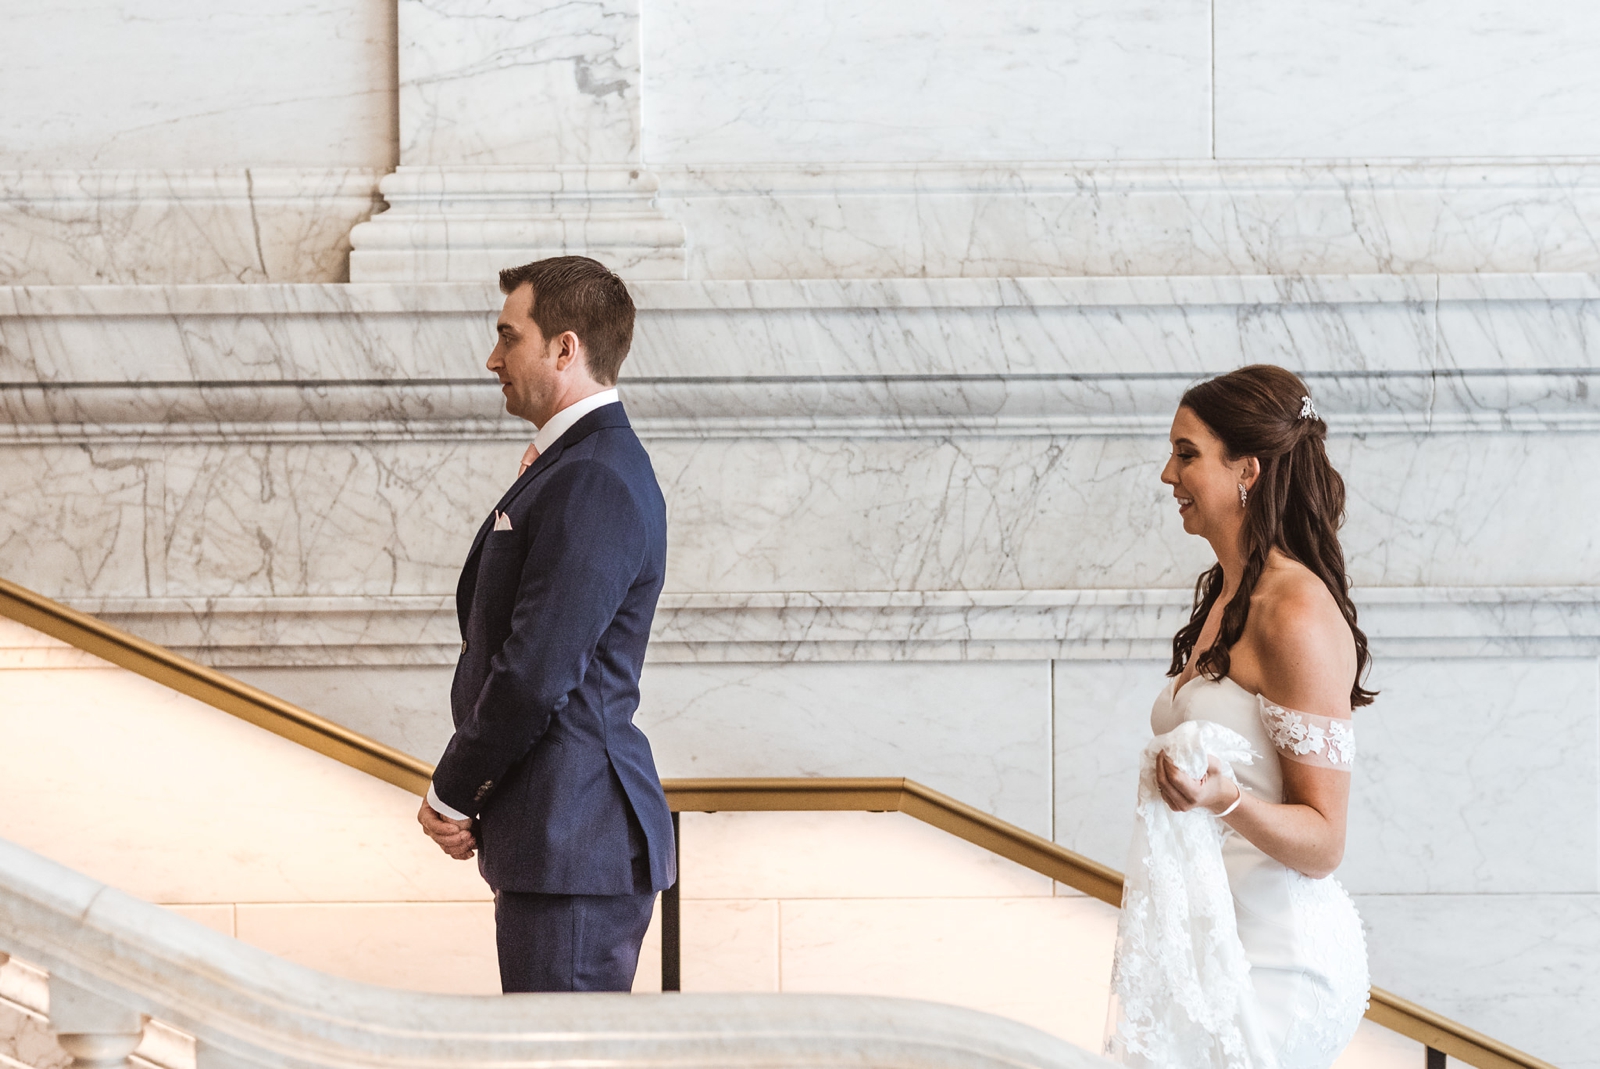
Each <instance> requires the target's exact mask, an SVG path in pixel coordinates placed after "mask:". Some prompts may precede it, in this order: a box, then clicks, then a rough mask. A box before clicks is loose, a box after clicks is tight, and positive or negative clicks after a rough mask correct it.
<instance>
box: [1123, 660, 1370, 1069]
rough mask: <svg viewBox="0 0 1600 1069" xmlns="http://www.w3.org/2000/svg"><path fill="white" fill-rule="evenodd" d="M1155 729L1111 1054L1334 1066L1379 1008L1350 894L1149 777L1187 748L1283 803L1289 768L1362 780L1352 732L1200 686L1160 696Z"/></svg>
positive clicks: (1143, 1062) (1239, 1067) (1149, 1067)
mask: <svg viewBox="0 0 1600 1069" xmlns="http://www.w3.org/2000/svg"><path fill="white" fill-rule="evenodd" d="M1150 723H1151V727H1152V728H1153V729H1154V731H1155V733H1156V735H1157V736H1158V738H1157V739H1156V740H1155V741H1153V742H1152V744H1151V747H1150V749H1148V750H1147V751H1146V766H1145V779H1144V781H1143V784H1142V787H1141V810H1140V823H1139V834H1138V836H1137V837H1136V840H1135V855H1136V856H1135V857H1134V858H1132V859H1131V860H1130V866H1129V888H1130V891H1129V896H1128V900H1127V901H1125V903H1124V910H1123V912H1124V916H1123V918H1122V922H1121V924H1122V927H1121V930H1120V931H1119V938H1118V950H1117V966H1116V970H1115V976H1114V988H1115V990H1114V994H1115V995H1116V997H1117V998H1119V999H1121V1000H1123V1001H1122V1004H1121V1005H1120V1006H1119V1005H1117V1004H1116V1003H1114V1008H1113V1033H1112V1036H1111V1038H1110V1039H1109V1040H1108V1050H1109V1051H1110V1052H1111V1053H1113V1054H1115V1055H1117V1056H1118V1057H1120V1059H1121V1060H1122V1061H1123V1062H1124V1063H1125V1064H1129V1065H1135V1066H1141V1067H1145V1069H1327V1067H1328V1066H1330V1065H1332V1064H1333V1062H1334V1060H1335V1059H1336V1058H1337V1057H1338V1056H1339V1053H1340V1052H1341V1051H1343V1050H1344V1048H1345V1046H1346V1045H1347V1044H1348V1043H1349V1042H1350V1039H1351V1038H1352V1037H1353V1036H1354V1034H1355V1030H1356V1027H1357V1025H1358V1024H1359V1023H1360V1020H1361V1016H1362V1013H1363V1012H1364V1010H1365V1008H1366V1005H1367V987H1368V979H1367V954H1366V941H1365V939H1364V937H1363V935H1362V929H1361V919H1360V917H1359V916H1357V914H1356V910H1355V906H1354V905H1353V904H1352V903H1351V901H1350V898H1349V896H1348V895H1347V894H1345V891H1344V889H1343V888H1342V887H1340V886H1339V884H1338V883H1337V882H1336V881H1335V880H1334V879H1333V878H1332V877H1331V876H1330V877H1327V878H1325V879H1311V878H1310V877H1308V876H1305V875H1303V874H1301V873H1299V872H1297V871H1295V870H1294V869H1291V868H1288V867H1286V866H1284V865H1281V864H1279V863H1278V862H1276V861H1274V860H1273V859H1272V858H1270V857H1268V856H1267V855H1266V854H1264V853H1263V852H1262V851H1261V850H1259V849H1257V848H1256V847H1255V846H1254V845H1252V844H1251V843H1250V842H1249V841H1248V840H1247V839H1245V838H1244V836H1242V835H1239V834H1238V833H1236V832H1234V831H1233V830H1232V829H1230V828H1228V827H1227V826H1226V825H1224V824H1222V823H1221V821H1219V820H1217V819H1216V818H1214V817H1212V816H1211V815H1210V814H1209V813H1208V812H1205V811H1203V810H1197V811H1192V812H1190V813H1185V814H1176V813H1173V812H1172V811H1171V810H1170V809H1167V808H1166V806H1165V803H1164V802H1163V801H1161V799H1160V796H1159V795H1158V794H1154V791H1153V784H1152V783H1151V782H1150V775H1151V769H1152V767H1153V760H1154V752H1155V751H1156V750H1157V749H1160V748H1162V747H1164V746H1165V747H1168V752H1169V753H1172V754H1173V755H1174V757H1175V759H1176V751H1175V750H1174V749H1173V747H1176V748H1177V749H1179V750H1181V749H1182V748H1183V747H1184V746H1185V745H1187V746H1188V747H1189V752H1190V755H1191V756H1190V759H1191V760H1195V761H1199V762H1201V767H1203V762H1204V758H1205V751H1206V750H1209V752H1211V753H1215V754H1218V755H1219V756H1222V757H1223V759H1224V760H1225V761H1227V760H1229V758H1230V757H1231V758H1232V762H1231V763H1232V768H1231V773H1232V775H1233V776H1235V777H1236V778H1237V780H1238V782H1239V783H1240V785H1241V787H1242V788H1243V789H1245V790H1248V791H1249V792H1250V793H1251V794H1253V795H1255V796H1256V797H1258V798H1263V799H1266V800H1268V801H1272V802H1282V801H1283V771H1282V765H1281V762H1282V761H1285V760H1289V761H1298V762H1304V763H1308V764H1313V765H1317V766H1319V767H1322V768H1332V769H1337V770H1339V771H1343V772H1348V771H1349V770H1350V768H1351V765H1352V762H1353V761H1354V757H1355V740H1354V736H1353V734H1352V730H1351V727H1350V722H1349V721H1348V720H1334V719H1331V718H1328V717H1319V716H1312V715H1310V714H1306V713H1299V712H1296V711H1294V710H1290V709H1285V708H1283V707H1281V706H1278V705H1275V704H1273V703H1272V702H1270V701H1267V700H1266V699H1264V698H1262V697H1261V696H1259V695H1256V694H1252V693H1250V692H1249V691H1247V690H1245V689H1244V688H1243V687H1241V686H1239V685H1238V684H1237V683H1235V682H1234V681H1233V680H1232V679H1229V678H1227V677H1223V678H1222V679H1220V680H1211V679H1207V678H1205V677H1204V676H1196V677H1195V678H1194V679H1191V680H1190V681H1189V682H1188V683H1185V684H1184V685H1183V686H1182V687H1177V686H1176V680H1174V681H1173V682H1171V683H1169V684H1168V685H1167V686H1166V688H1165V689H1163V690H1162V692H1161V695H1160V697H1159V698H1157V699H1156V703H1155V707H1154V709H1153V710H1152V711H1151V716H1150ZM1169 733H1170V734H1169ZM1163 737H1164V738H1165V740H1167V741H1163ZM1230 747H1231V748H1230ZM1251 751H1253V754H1254V757H1253V759H1252V756H1251ZM1185 836H1187V838H1186V837H1185ZM1219 854H1220V857H1219V856H1218V855H1219ZM1224 875H1225V878H1226V884H1227V887H1226V888H1223V887H1221V886H1220V884H1221V882H1222V879H1223V877H1224ZM1163 881H1164V885H1163ZM1153 884H1154V885H1155V886H1152V885H1153ZM1230 897H1231V905H1232V908H1231V910H1230V909H1229V908H1228V905H1229V898H1230ZM1208 903H1209V905H1208ZM1130 905H1132V906H1133V907H1134V908H1133V909H1132V910H1131V911H1130V909H1129V906H1130ZM1230 913H1231V917H1229V916H1228V914H1230ZM1230 922H1231V923H1230ZM1229 928H1234V929H1236V932H1237V938H1236V939H1235V938H1234V937H1233V936H1232V935H1231V934H1230V933H1229V932H1228V929H1229ZM1230 948H1231V949H1230ZM1241 949H1242V956H1241V955H1240V950H1241ZM1230 954H1231V958H1230ZM1185 984H1186V985H1187V997H1184V995H1185V993H1184V992H1182V991H1180V990H1179V989H1180V988H1182V987H1183V986H1184V985H1185ZM1163 993H1165V997H1163ZM1174 994H1177V995H1178V996H1179V997H1171V996H1172V995H1174ZM1152 996H1154V997H1152ZM1130 1001H1131V1002H1133V1003H1135V1005H1129V1004H1128V1003H1129V1002H1130ZM1185 1002H1187V1003H1189V1004H1188V1005H1180V1003H1185ZM1197 1006H1198V1009H1197ZM1208 1014H1209V1017H1208ZM1118 1029H1120V1035H1119V1032H1118Z"/></svg>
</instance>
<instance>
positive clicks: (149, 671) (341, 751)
mask: <svg viewBox="0 0 1600 1069" xmlns="http://www.w3.org/2000/svg"><path fill="white" fill-rule="evenodd" d="M0 616H6V617H9V618H10V619H12V620H15V621H16V622H17V623H19V624H23V625H25V626H27V627H31V628H33V629H34V630H35V631H42V632H44V633H45V634H47V635H49V636H50V637H51V638H55V639H60V640H61V641H62V642H65V643H66V644H67V645H69V646H76V647H77V648H78V649H80V650H83V651H84V652H85V653H92V654H94V655H95V656H96V657H99V658H101V659H102V660H106V661H110V662H111V663H112V664H114V665H117V666H118V667H121V668H126V669H127V670H128V671H130V672H133V673H134V674H135V675H141V676H144V677H145V678H146V679H150V680H154V681H155V682H157V683H160V684H161V685H162V686H164V687H169V688H171V689H172V690H175V691H177V692H178V693H179V694H187V695H188V696H189V697H191V698H193V699H195V700H196V701H200V702H204V703H205V704H206V705H210V706H214V707H215V708H218V709H221V710H222V711H223V712H225V713H231V714H233V715H234V716H236V717H238V718H239V719H240V720H245V721H248V722H249V723H252V724H254V725H255V726H256V727H258V728H265V729H266V730H267V731H270V732H272V733H273V734H274V735H281V736H283V737H284V738H286V739H288V740H289V741H291V742H297V743H299V744H300V745H301V746H304V747H307V748H308V749H311V750H315V751H316V752H317V753H320V754H323V755H324V756H326V757H331V758H333V759H334V760H335V761H339V762H342V763H344V764H347V765H349V766H350V767H351V768H359V769H360V770H361V771H363V772H365V773H367V774H368V775H370V776H376V777H377V778H378V779H381V780H385V781H387V782H389V783H392V784H394V785H395V786H396V787H403V788H404V789H406V790H408V791H410V792H412V793H413V794H426V793H427V790H428V784H429V782H430V781H431V780H432V779H433V766H432V765H430V764H428V763H427V762H426V761H419V760H417V759H416V758H415V757H412V756H411V755H410V754H407V753H402V752H400V751H399V750H396V749H394V748H393V747H390V746H385V745H384V744H383V743H381V742H378V741H377V740H376V739H369V738H367V737H366V736H365V735H362V734H360V733H359V732H355V731H351V730H350V729H349V728H346V727H342V726H340V725H339V724H335V723H334V722H333V721H331V720H326V719H324V718H322V717H320V716H318V715H317V714H316V713H312V712H308V711H307V710H305V709H302V708H300V707H299V706H298V705H295V704H293V703H291V702H286V701H284V700H283V699H282V698H277V697H274V696H272V695H271V694H268V693H267V692H266V691H264V690H258V689H256V688H255V687H252V686H251V685H250V684H248V683H245V682H242V681H241V680H237V679H234V678H233V677H232V676H230V675H226V674H224V673H222V672H219V671H217V670H216V669H215V668H207V667H206V666H205V665H203V664H198V663H196V662H195V661H191V660H190V659H189V658H187V657H183V656H180V655H179V654H176V653H173V652H172V651H171V650H169V649H167V648H166V647H165V646H158V645H156V644H155V643H154V642H147V641H145V640H144V639H142V638H140V637H138V636H137V635H130V634H129V633H128V632H126V631H124V630H122V629H121V628H117V627H112V626H111V625H110V624H108V623H106V622H105V621H104V620H101V619H99V618H97V617H94V616H90V615H89V614H88V613H84V612H79V611H78V610H77V609H72V608H68V607H67V606H65V605H63V604H61V603H60V602H59V601H52V600H51V599H49V598H47V597H45V596H44V595H42V594H35V593H34V592H33V591H31V590H28V589H26V588H25V587H20V586H18V585H17V584H15V583H13V582H10V581H9V580H6V579H0Z"/></svg>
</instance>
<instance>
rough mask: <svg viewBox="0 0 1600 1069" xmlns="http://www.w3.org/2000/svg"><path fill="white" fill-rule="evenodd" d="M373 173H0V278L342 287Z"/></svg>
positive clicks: (367, 209) (34, 282)
mask: <svg viewBox="0 0 1600 1069" xmlns="http://www.w3.org/2000/svg"><path fill="white" fill-rule="evenodd" d="M378 177H379V173H378V172H377V171H374V170H345V169H339V170H327V169H323V170H284V169H261V168H250V169H248V170H234V171H220V170H207V171H177V170H172V171H49V172H39V171H30V172H15V171H13V172H4V171H0V282H4V283H6V284H12V285H28V286H41V285H51V286H54V285H66V284H83V283H92V284H96V285H99V284H107V283H118V284H133V283H136V284H152V283H184V284H200V283H212V284H217V283H220V284H231V285H237V284H239V283H269V282H342V281H344V279H345V278H346V272H347V267H348V265H347V259H348V256H349V252H350V241H349V234H350V228H351V227H353V226H355V225H356V224H357V223H359V222H361V221H362V220H363V219H366V218H367V217H368V216H369V215H371V214H372V210H373V208H374V206H375V205H376V204H377V189H378Z"/></svg>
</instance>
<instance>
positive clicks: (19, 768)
mask: <svg viewBox="0 0 1600 1069" xmlns="http://www.w3.org/2000/svg"><path fill="white" fill-rule="evenodd" d="M0 695H3V698H0V735H3V737H4V738H5V739H6V740H7V745H6V746H5V747H3V748H0V780H3V781H4V782H5V784H6V786H7V792H8V795H9V796H10V797H12V798H14V799H21V800H25V802H18V803H17V804H16V805H13V806H11V807H10V808H9V809H8V810H7V812H6V813H5V815H4V816H3V818H0V836H3V837H4V838H6V839H10V840H12V841H13V842H16V843H18V844H19V845H22V846H25V847H27V848H28V849H31V850H36V851H39V852H41V853H43V854H45V855H46V856H48V857H51V858H53V859H55V860H57V861H59V862H61V863H62V864H65V865H69V866H71V867H73V868H76V869H79V870H80V871H83V872H85V873H88V874H89V875H91V876H93V877H95V878H97V879H101V880H105V881H107V882H109V883H112V884H113V885H115V886H117V887H119V888H121V889H123V890H125V891H127V892H129V893H131V894H135V895H139V896H140V897H143V898H147V899H150V900H152V901H157V902H166V903H177V904H184V903H200V904H207V903H212V904H214V903H228V902H234V903H237V902H308V901H309V902H316V901H321V902H329V901H333V902H351V901H466V900H483V899H486V898H487V897H488V889H487V888H486V887H485V886H484V884H483V881H482V880H481V878H480V877H479V876H478V874H477V870H476V867H475V866H473V865H471V864H463V863H460V862H454V861H451V860H450V859H448V858H446V857H445V856H444V855H443V854H441V853H440V852H439V850H438V848H437V847H435V846H434V845H433V844H432V843H431V842H429V841H428V840H427V839H426V838H425V837H424V836H423V835H422V833H421V831H420V829H419V828H418V827H417V825H416V812H417V799H416V798H415V797H414V796H413V795H411V794H409V793H408V792H406V791H402V790H401V789H400V788H398V787H393V786H390V785H389V784H387V783H383V782H380V781H378V780H375V779H373V778H372V777H371V776H368V775H367V774H365V773H363V772H359V771H357V770H355V769H353V768H350V767H348V766H347V765H343V764H340V763H338V762H336V761H334V760H332V759H330V758H326V757H323V756H321V755H320V754H316V753H313V752H312V751H310V750H307V749H305V748H303V747H301V746H299V745H297V744H295V743H292V742H289V741H288V740H286V739H282V738H280V737H278V736H276V735H273V734H271V733H269V732H266V731H263V730H262V729H260V728H257V727H254V726H252V725H250V724H246V723H245V722H243V721H241V720H238V719H236V718H234V717H232V716H230V715H228V714H227V713H224V712H221V711H219V710H216V709H212V708H210V707H209V706H205V705H201V704H200V703H199V702H196V701H194V700H193V699H190V698H187V697H184V696H183V695H180V694H176V693H174V692H172V691H169V690H166V689H165V688H163V687H160V686H159V685H157V684H155V683H152V682H150V681H149V680H146V679H143V678H141V677H138V676H135V675H133V673H131V672H127V671H124V670H122V669H115V668H110V667H109V666H108V667H106V668H104V669H71V670H36V671H26V670H23V671H6V672H0ZM47 710H48V715H46V711H47ZM85 784H91V785H93V786H92V789H86V788H85ZM107 799H115V800H116V802H115V804H108V803H107Z"/></svg>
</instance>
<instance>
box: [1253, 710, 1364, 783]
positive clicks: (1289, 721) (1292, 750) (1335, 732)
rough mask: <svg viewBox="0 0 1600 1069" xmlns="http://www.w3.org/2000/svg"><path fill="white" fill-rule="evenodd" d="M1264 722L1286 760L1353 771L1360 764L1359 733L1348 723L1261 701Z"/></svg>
mask: <svg viewBox="0 0 1600 1069" xmlns="http://www.w3.org/2000/svg"><path fill="white" fill-rule="evenodd" d="M1261 723H1262V724H1263V725H1264V726H1265V727H1266V729H1267V737H1268V738H1270V739H1271V740H1272V745H1273V746H1275V747H1277V749H1278V753H1280V754H1282V755H1283V757H1284V758H1285V759H1286V760H1289V761H1297V762H1299V763H1300V764H1303V765H1315V766H1317V767H1318V768H1332V769H1336V770H1338V771H1340V772H1349V771H1350V769H1351V767H1352V766H1354V764H1355V761H1356V732H1355V728H1353V727H1352V726H1351V725H1350V721H1348V720H1340V719H1338V718H1337V717H1332V716H1317V715H1316V714H1315V713H1302V712H1300V711H1299V710H1297V709H1286V708H1284V707H1283V706H1281V705H1279V704H1277V703H1276V702H1270V701H1268V700H1267V699H1266V698H1262V699H1261Z"/></svg>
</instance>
